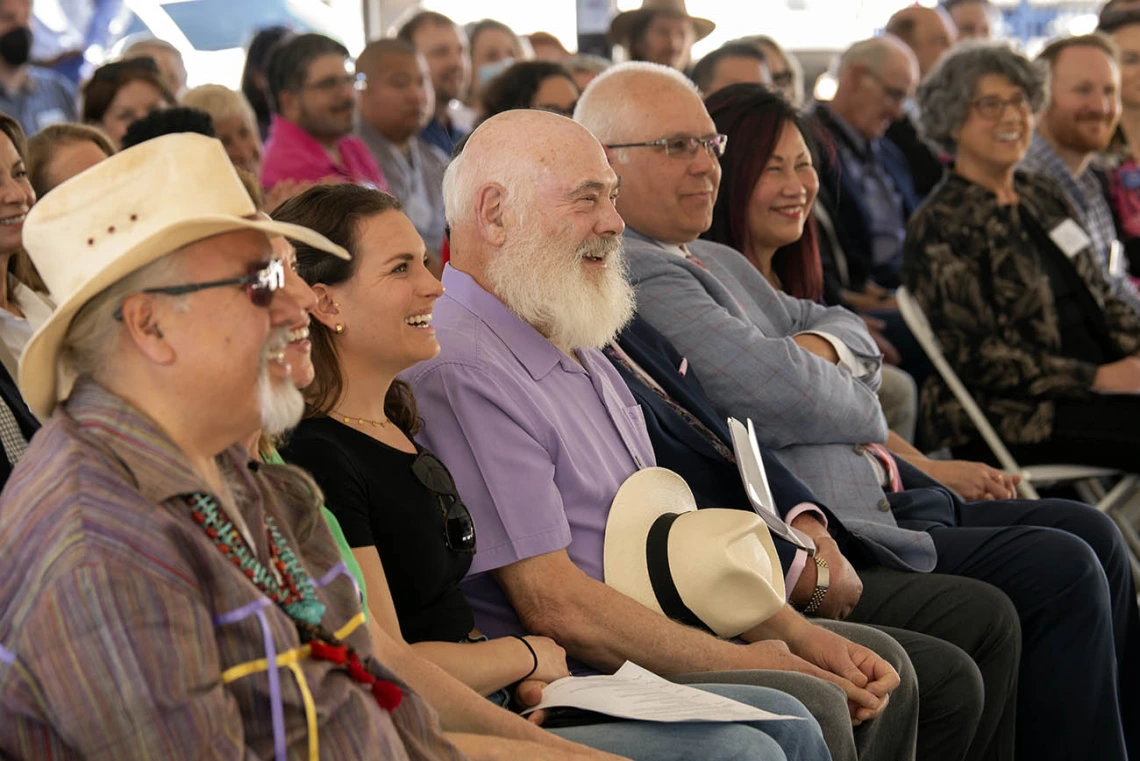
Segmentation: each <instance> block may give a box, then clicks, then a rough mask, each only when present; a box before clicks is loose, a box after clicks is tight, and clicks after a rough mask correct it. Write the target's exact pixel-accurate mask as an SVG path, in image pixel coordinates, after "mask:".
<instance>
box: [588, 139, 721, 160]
mask: <svg viewBox="0 0 1140 761" xmlns="http://www.w3.org/2000/svg"><path fill="white" fill-rule="evenodd" d="M606 147H607V148H661V149H663V150H664V151H665V155H666V156H675V157H680V158H684V157H686V156H696V155H697V151H698V150H700V149H701V148H704V149H705V150H706V151H708V153H709V155H710V156H713V157H720V156H723V155H724V149H725V148H727V147H728V135H710V136H709V137H663V138H661V139H660V140H649V141H648V142H644V143H614V144H612V145H607V146H606Z"/></svg>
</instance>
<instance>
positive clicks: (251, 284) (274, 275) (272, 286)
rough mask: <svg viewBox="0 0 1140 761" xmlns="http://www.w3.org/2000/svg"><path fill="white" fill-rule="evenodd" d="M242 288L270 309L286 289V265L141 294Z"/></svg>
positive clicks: (265, 266)
mask: <svg viewBox="0 0 1140 761" xmlns="http://www.w3.org/2000/svg"><path fill="white" fill-rule="evenodd" d="M234 285H236V286H241V287H242V288H244V289H245V295H246V296H248V297H249V301H250V303H251V304H253V305H254V306H256V307H262V308H264V307H268V306H269V305H270V304H271V303H273V294H274V293H276V292H277V291H279V290H281V289H282V288H284V287H285V265H284V264H282V263H281V260H280V259H272V260H270V261H269V263H268V264H266V263H265V262H259V263H255V264H252V265H250V267H249V274H248V275H246V276H245V277H232V278H229V279H227V280H212V281H210V282H208V283H188V284H186V285H167V286H162V287H159V288H144V289H143V290H141V291H139V293H157V294H162V295H165V296H185V295H186V294H187V293H194V292H196V291H204V290H207V289H209V288H226V287H229V286H234ZM114 317H115V319H116V320H122V319H123V308H122V306H120V307H119V308H118V309H116V310H115V314H114Z"/></svg>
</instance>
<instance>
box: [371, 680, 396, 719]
mask: <svg viewBox="0 0 1140 761" xmlns="http://www.w3.org/2000/svg"><path fill="white" fill-rule="evenodd" d="M372 697H374V698H376V702H377V703H379V704H380V707H381V708H383V709H384V710H385V711H387V712H388V713H391V712H392V711H395V710H396V709H397V708H399V707H400V703H401V702H403V700H404V691H403V690H401V689H400V688H399V687H397V686H396V685H394V684H392V683H391V682H388V681H385V680H383V679H377V680H376V681H375V682H373V683H372Z"/></svg>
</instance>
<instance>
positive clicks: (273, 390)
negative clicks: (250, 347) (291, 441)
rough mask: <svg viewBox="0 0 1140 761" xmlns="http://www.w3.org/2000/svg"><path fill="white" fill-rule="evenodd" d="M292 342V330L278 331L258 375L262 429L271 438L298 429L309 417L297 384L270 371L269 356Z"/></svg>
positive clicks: (267, 344)
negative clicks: (304, 419)
mask: <svg viewBox="0 0 1140 761" xmlns="http://www.w3.org/2000/svg"><path fill="white" fill-rule="evenodd" d="M288 343H289V329H288V328H275V329H274V330H273V331H272V332H271V333H270V334H269V338H268V339H267V340H266V342H265V346H264V347H263V348H262V351H261V367H260V369H259V371H258V375H257V404H258V408H259V409H260V411H261V427H262V430H264V431H265V433H267V434H268V435H269V436H271V437H272V436H280V435H281V434H283V433H285V432H286V431H289V430H291V429H293V428H296V427H297V424H298V423H300V422H301V417H302V416H303V415H304V414H305V397H304V396H303V395H302V394H301V390H300V389H299V388H297V387H296V386H295V385H294V384H293V378H292V377H290V376H285V377H284V378H276V377H274V376H273V375H272V374H271V373H270V372H269V356H270V355H271V354H273V353H276V352H278V351H281V350H282V349H284V348H285V347H286V346H287V345H288Z"/></svg>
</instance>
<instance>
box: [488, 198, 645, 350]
mask: <svg viewBox="0 0 1140 761" xmlns="http://www.w3.org/2000/svg"><path fill="white" fill-rule="evenodd" d="M543 228H544V221H543V220H542V218H541V217H540V216H539V213H538V212H537V211H534V210H532V211H530V212H528V213H527V214H526V215H525V216H524V218H523V219H521V220H520V221H519V223H518V225H517V226H516V227H515V228H514V230H513V231H512V235H510V236H509V237H508V239H507V242H506V243H505V244H504V245H503V247H502V248H501V249H500V250H499V252H498V253H497V254H496V255H495V257H494V258H492V259H491V261H490V263H489V265H488V266H487V271H486V276H487V282H488V283H489V284H490V286H491V291H492V292H493V293H494V294H495V295H496V296H497V297H498V298H499V300H500V301H502V302H503V304H505V305H506V307H507V308H508V309H510V310H511V311H512V312H514V313H515V314H517V315H518V316H519V317H520V318H521V319H522V320H523V321H524V322H526V323H527V324H529V325H531V326H532V327H533V328H534V329H535V330H537V331H538V332H539V333H541V334H542V335H544V336H546V338H548V339H549V340H550V341H551V343H553V344H554V345H555V346H558V347H559V348H561V349H563V350H565V351H576V350H578V349H601V348H602V347H604V346H605V345H606V344H608V343H609V342H610V341H612V340H613V339H614V338H615V337H616V336H617V334H618V332H620V331H621V329H622V328H623V327H625V325H626V323H628V322H629V321H630V319H632V317H633V313H634V310H635V308H636V298H635V295H634V290H633V286H632V285H631V284H630V282H629V278H628V272H627V269H626V262H625V255H624V254H623V253H622V239H621V236H612V237H602V238H594V239H591V240H586V241H583V242H582V243H580V244H578V245H577V246H575V245H574V244H573V243H572V242H571V241H572V239H573V236H572V235H571V236H566V235H559V234H557V233H555V234H553V235H552V234H551V233H550V232H548V231H546V230H544V229H543ZM599 255H600V256H603V257H604V259H605V261H606V265H605V268H604V269H602V270H601V271H600V272H595V273H593V275H587V273H586V272H584V271H583V261H584V259H585V258H586V257H588V256H599Z"/></svg>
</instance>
